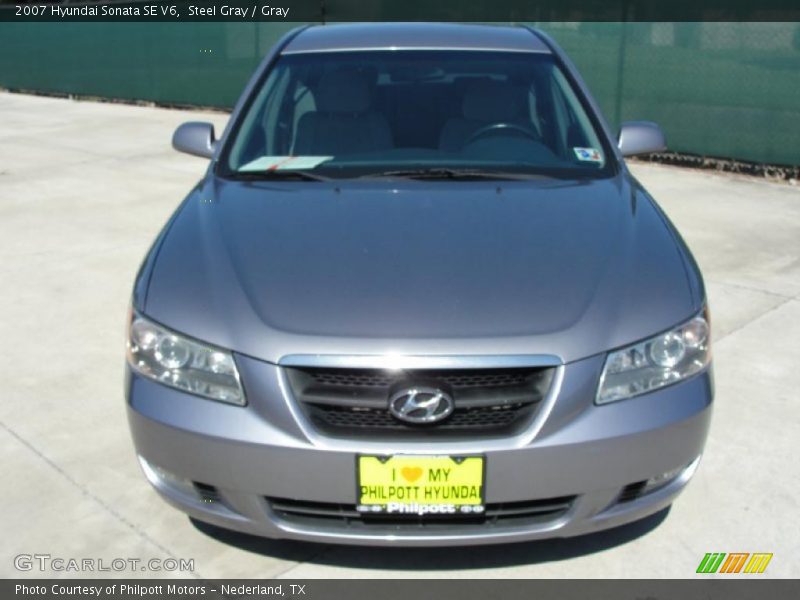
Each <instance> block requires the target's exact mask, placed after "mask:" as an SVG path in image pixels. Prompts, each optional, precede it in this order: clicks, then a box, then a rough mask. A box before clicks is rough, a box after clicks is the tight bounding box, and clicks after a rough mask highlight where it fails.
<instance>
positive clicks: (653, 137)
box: [619, 121, 667, 156]
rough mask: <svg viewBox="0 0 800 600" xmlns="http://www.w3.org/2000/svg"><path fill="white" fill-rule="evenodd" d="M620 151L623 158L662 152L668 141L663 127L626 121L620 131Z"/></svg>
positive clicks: (648, 122) (642, 122) (649, 122)
mask: <svg viewBox="0 0 800 600" xmlns="http://www.w3.org/2000/svg"><path fill="white" fill-rule="evenodd" d="M619 149H620V152H622V156H635V155H637V154H649V153H650V152H662V151H663V150H666V149H667V140H666V138H665V137H664V132H663V131H661V127H659V126H658V125H656V124H655V123H653V122H651V121H626V122H625V123H623V124H622V127H621V128H620V130H619Z"/></svg>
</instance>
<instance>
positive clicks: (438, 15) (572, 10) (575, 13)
mask: <svg viewBox="0 0 800 600" xmlns="http://www.w3.org/2000/svg"><path fill="white" fill-rule="evenodd" d="M0 21H50V22H53V21H118V22H120V21H137V22H148V21H171V22H177V21H192V22H202V21H238V22H284V21H285V22H307V21H317V22H323V23H329V22H338V21H481V22H484V21H488V22H507V21H540V22H543V21H800V2H798V1H797V0H738V1H737V0H377V1H373V2H364V1H363V0H191V1H188V2H186V1H175V0H172V1H170V0H134V1H123V0H99V1H91V0H89V1H73V0H62V1H58V2H31V1H25V0H16V1H13V0H12V1H10V0H0Z"/></svg>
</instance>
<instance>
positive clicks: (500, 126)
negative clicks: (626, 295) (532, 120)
mask: <svg viewBox="0 0 800 600" xmlns="http://www.w3.org/2000/svg"><path fill="white" fill-rule="evenodd" d="M505 130H511V131H515V132H517V133H521V134H522V135H524V136H525V137H527V138H530V139H532V140H533V141H535V142H538V141H539V134H538V133H537V132H535V131H534V130H533V129H530V128H528V127H524V126H522V125H517V124H516V123H491V124H489V125H485V126H484V127H481V128H480V129H478V131H476V132H475V133H473V134H472V135H471V136H469V139H467V141H466V142H465V143H464V145H465V146H466V145H468V144H471V143H472V142H474V141H475V140H477V139H478V138H481V137H483V136H485V135H492V134H495V133H498V132H503V131H505Z"/></svg>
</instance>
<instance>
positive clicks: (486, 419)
mask: <svg viewBox="0 0 800 600" xmlns="http://www.w3.org/2000/svg"><path fill="white" fill-rule="evenodd" d="M173 145H174V146H175V147H176V148H177V149H178V150H181V151H184V152H188V153H190V154H195V155H199V156H204V157H207V158H209V159H210V165H209V167H208V171H207V172H206V174H205V176H204V177H203V179H202V180H201V181H200V182H199V183H198V184H197V186H196V187H195V188H194V189H193V190H192V191H191V192H190V193H189V195H188V197H187V198H186V199H185V200H184V201H183V203H182V204H181V205H180V207H179V208H178V209H177V211H176V212H175V214H174V215H173V217H172V218H171V219H170V221H169V222H168V223H167V225H166V226H165V227H164V229H163V231H162V232H161V234H160V235H159V236H158V238H157V240H156V241H155V243H154V245H153V247H152V249H151V250H150V252H149V254H148V255H147V257H146V258H145V260H144V263H143V265H142V267H141V270H140V272H139V274H138V276H137V279H136V282H135V285H134V293H133V300H132V305H131V312H130V321H129V330H128V368H127V380H126V394H127V401H128V414H129V420H130V426H131V430H132V432H133V439H134V442H135V447H136V452H137V454H138V458H139V462H140V463H141V466H142V469H143V470H144V473H145V475H146V477H147V479H148V480H149V481H150V483H151V484H152V485H153V486H154V487H155V488H156V489H157V490H158V492H160V494H161V495H162V496H163V497H164V498H165V499H166V500H167V501H168V502H170V503H171V504H173V505H174V506H176V507H178V508H179V509H181V510H182V511H184V512H185V513H188V514H189V515H190V516H192V517H193V518H195V519H199V520H201V521H205V522H209V523H212V524H215V525H217V526H221V527H225V528H230V529H235V530H239V531H244V532H249V533H253V534H258V535H262V536H267V537H273V538H293V539H301V540H311V541H319V542H340V543H350V544H385V545H389V544H393V545H446V544H450V545H455V544H483V543H495V542H510V541H520V540H529V539H537V538H546V537H561V536H574V535H578V534H583V533H588V532H592V531H596V530H600V529H604V528H609V527H613V526H617V525H620V524H622V523H626V522H629V521H633V520H636V519H640V518H642V517H645V516H647V515H650V514H653V513H656V512H658V511H661V510H662V509H663V508H665V507H667V506H668V505H669V504H670V503H671V502H672V501H673V500H674V499H675V497H676V496H677V494H678V493H679V492H680V491H681V489H682V488H683V487H684V486H685V485H686V484H687V482H688V481H689V479H690V478H691V477H692V475H693V473H694V471H695V469H696V468H697V465H698V462H699V460H700V455H701V453H702V451H703V445H704V443H705V438H706V434H707V431H708V426H709V419H710V416H711V404H712V396H713V385H712V375H711V367H710V358H711V353H710V352H711V351H710V346H709V321H708V314H707V312H706V300H705V291H704V287H703V282H702V278H701V276H700V273H699V271H698V268H697V265H696V264H695V262H694V259H693V258H692V256H691V254H690V253H689V250H688V249H687V247H686V245H685V244H684V242H683V241H682V240H681V238H680V236H679V235H678V233H677V232H676V231H675V229H674V227H673V226H672V225H671V223H670V222H669V221H668V220H667V218H666V217H665V215H664V213H663V212H662V211H661V210H660V208H659V207H658V206H657V205H656V203H655V202H654V201H653V199H652V198H651V197H650V196H649V195H648V194H647V192H646V191H645V190H644V189H643V188H642V187H641V185H640V184H639V183H638V182H637V181H636V180H635V179H634V178H633V177H632V175H631V174H630V173H629V171H628V169H627V167H626V165H625V163H624V160H623V156H626V155H632V154H639V153H645V152H653V151H658V150H662V149H663V148H664V137H663V135H662V134H661V131H660V130H659V129H658V127H657V126H656V125H654V124H653V123H649V122H631V123H625V124H623V125H622V127H621V129H620V132H619V135H618V136H615V135H613V134H611V133H610V131H609V128H608V126H607V125H606V124H605V122H604V121H603V118H602V116H601V115H600V113H599V111H598V109H597V107H596V105H595V103H594V102H593V100H592V99H591V97H590V95H589V94H588V92H587V90H586V87H585V85H584V84H583V83H582V82H581V79H580V77H579V75H578V74H577V72H576V71H575V69H574V67H573V66H572V64H571V63H570V62H569V60H568V58H567V57H566V56H565V55H564V54H563V52H562V51H561V50H560V49H559V48H558V47H557V46H556V45H555V44H554V43H553V41H552V40H551V39H549V38H548V37H547V36H545V35H543V34H541V33H539V32H537V31H535V30H531V29H528V28H525V27H497V26H484V25H456V24H443V25H436V24H396V23H395V24H354V25H336V26H317V27H307V28H301V29H298V30H295V31H293V32H291V33H289V34H287V35H286V36H285V37H284V38H283V39H282V40H281V41H280V42H279V43H278V44H277V45H276V47H275V48H274V49H273V51H272V53H271V54H270V55H269V56H267V57H266V58H265V60H264V62H263V64H262V65H261V66H260V67H259V69H258V70H257V72H256V73H255V75H254V76H253V78H252V79H251V81H250V83H249V84H248V85H247V87H246V89H245V91H244V93H243V94H242V97H241V100H240V101H239V103H238V104H237V106H236V108H235V110H234V112H233V114H232V116H231V118H230V121H229V124H228V126H227V128H226V130H225V132H224V133H223V135H222V136H221V137H220V139H219V140H216V139H215V137H214V132H213V128H212V126H211V125H209V124H206V123H186V124H184V125H182V126H181V127H180V128H179V129H178V130H177V131H176V132H175V135H174V137H173Z"/></svg>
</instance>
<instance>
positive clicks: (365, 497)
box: [356, 455, 484, 516]
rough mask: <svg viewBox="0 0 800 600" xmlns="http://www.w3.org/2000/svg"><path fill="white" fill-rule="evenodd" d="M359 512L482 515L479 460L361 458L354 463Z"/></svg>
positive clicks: (480, 465) (459, 458)
mask: <svg viewBox="0 0 800 600" xmlns="http://www.w3.org/2000/svg"><path fill="white" fill-rule="evenodd" d="M356 476H357V482H358V483H357V486H358V487H357V492H358V505H357V506H356V510H358V511H359V512H361V513H388V514H398V515H403V514H407V515H416V516H421V515H448V514H450V515H456V514H461V515H464V514H469V515H476V514H481V513H483V511H484V504H483V498H484V489H483V481H484V458H483V456H461V457H453V456H416V455H413V456H412V455H395V456H365V455H359V456H358V459H357V463H356Z"/></svg>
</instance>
